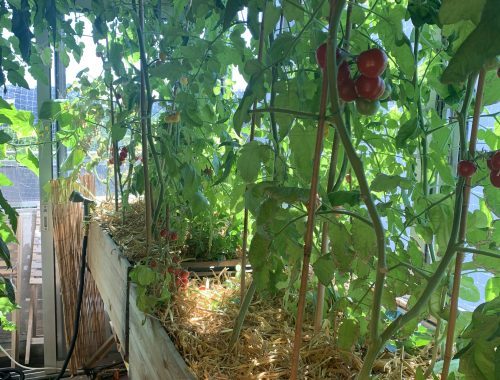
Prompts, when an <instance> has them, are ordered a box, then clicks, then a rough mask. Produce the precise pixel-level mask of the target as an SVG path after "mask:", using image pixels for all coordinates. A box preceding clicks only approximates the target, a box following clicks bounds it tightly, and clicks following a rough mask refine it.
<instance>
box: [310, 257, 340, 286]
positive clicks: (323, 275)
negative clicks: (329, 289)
mask: <svg viewBox="0 0 500 380" xmlns="http://www.w3.org/2000/svg"><path fill="white" fill-rule="evenodd" d="M313 269H314V273H315V274H316V276H318V280H319V282H321V283H322V284H323V285H325V286H329V285H330V284H331V283H332V280H333V278H334V277H335V265H334V262H333V258H332V256H331V255H323V256H321V257H319V258H318V260H316V262H315V263H314V264H313Z"/></svg>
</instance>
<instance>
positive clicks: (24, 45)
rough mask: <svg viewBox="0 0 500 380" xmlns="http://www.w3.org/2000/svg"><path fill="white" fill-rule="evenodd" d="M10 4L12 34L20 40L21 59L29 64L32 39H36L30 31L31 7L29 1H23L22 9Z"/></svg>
mask: <svg viewBox="0 0 500 380" xmlns="http://www.w3.org/2000/svg"><path fill="white" fill-rule="evenodd" d="M9 4H10V6H11V7H12V33H14V35H15V36H16V37H17V39H18V40H19V50H20V51H21V57H22V58H23V60H24V61H25V62H28V63H29V61H30V56H31V39H32V38H33V37H34V35H33V33H31V30H30V25H31V15H30V5H29V3H28V0H21V4H20V7H16V6H14V5H13V2H11V1H9ZM23 87H24V86H23ZM26 88H28V87H26Z"/></svg>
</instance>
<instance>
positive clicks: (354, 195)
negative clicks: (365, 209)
mask: <svg viewBox="0 0 500 380" xmlns="http://www.w3.org/2000/svg"><path fill="white" fill-rule="evenodd" d="M328 200H329V201H330V205H331V206H332V207H336V206H342V205H345V204H348V205H349V206H356V205H358V204H359V203H360V202H361V193H360V192H359V191H357V190H354V191H334V192H333V193H329V194H328Z"/></svg>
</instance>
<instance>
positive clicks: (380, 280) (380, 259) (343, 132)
mask: <svg viewBox="0 0 500 380" xmlns="http://www.w3.org/2000/svg"><path fill="white" fill-rule="evenodd" d="M334 2H335V1H334V0H331V4H333V3H334ZM343 4H345V1H338V3H337V5H338V6H339V7H342V6H343ZM333 22H334V18H332V17H330V35H329V41H330V45H331V48H332V51H331V52H329V53H328V55H332V54H333V56H335V53H332V52H334V51H335V48H336V46H337V43H336V37H337V28H338V26H337V25H335V23H333ZM335 60H336V59H335V58H334V62H333V65H332V64H331V62H330V63H329V64H328V83H329V86H330V95H331V97H330V100H331V107H332V111H333V117H334V121H335V127H336V129H337V131H338V133H339V136H340V139H341V142H342V145H343V146H344V149H345V153H346V155H347V157H348V159H349V161H350V163H351V167H352V170H353V171H354V173H355V174H356V178H357V179H358V183H359V189H360V192H361V198H362V199H363V201H364V203H365V205H366V208H367V210H368V214H369V215H370V219H371V220H372V222H373V227H374V230H375V235H376V239H377V273H376V278H375V289H374V296H373V305H372V310H371V320H370V338H369V339H370V346H369V347H370V349H369V351H368V354H367V355H371V356H372V358H371V357H368V358H367V359H368V360H367V359H365V363H366V362H368V364H369V368H368V370H367V369H366V368H365V367H366V366H365V365H363V368H365V372H366V373H367V374H369V373H370V371H371V366H372V364H373V360H375V357H376V356H377V354H378V351H379V350H378V349H377V350H376V352H375V353H373V350H374V348H376V347H378V346H379V345H380V337H379V320H380V310H381V306H382V293H383V289H384V284H385V277H386V273H387V263H386V252H385V230H384V226H383V225H382V221H381V219H380V216H379V214H378V211H377V208H376V206H375V202H374V200H373V198H372V196H371V192H370V187H369V185H368V181H367V179H366V176H365V171H364V168H363V162H362V161H361V158H360V157H359V156H358V154H357V152H356V149H355V148H354V145H353V144H352V141H351V138H350V135H349V132H348V130H347V128H346V126H345V123H344V120H343V119H342V116H341V115H340V112H339V110H340V102H339V94H338V90H337V68H336V62H335Z"/></svg>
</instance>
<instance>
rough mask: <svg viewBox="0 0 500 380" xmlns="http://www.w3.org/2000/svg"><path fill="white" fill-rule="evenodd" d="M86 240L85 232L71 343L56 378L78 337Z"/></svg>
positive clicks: (71, 352)
mask: <svg viewBox="0 0 500 380" xmlns="http://www.w3.org/2000/svg"><path fill="white" fill-rule="evenodd" d="M87 240H88V236H87V234H85V235H84V236H83V246H82V260H81V264H80V284H79V286H78V300H77V302H76V314H75V323H74V325H73V336H72V337H71V344H70V346H69V350H68V354H67V355H66V359H65V360H64V365H63V367H62V368H61V372H59V375H58V376H57V378H56V380H59V379H61V378H62V377H63V376H64V373H65V372H66V368H67V367H68V363H69V360H70V359H71V355H73V350H74V349H75V345H76V338H77V337H78V327H80V312H81V309H82V300H83V288H84V285H85V266H86V261H87Z"/></svg>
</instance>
